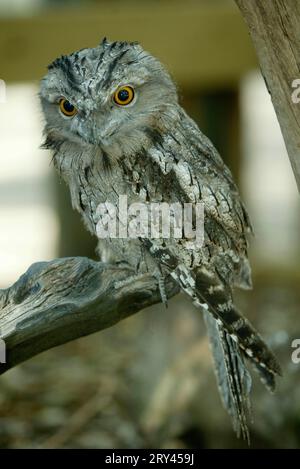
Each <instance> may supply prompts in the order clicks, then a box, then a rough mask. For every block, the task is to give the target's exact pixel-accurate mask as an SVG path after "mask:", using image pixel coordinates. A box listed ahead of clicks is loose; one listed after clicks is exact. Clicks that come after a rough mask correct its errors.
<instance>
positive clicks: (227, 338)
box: [40, 39, 280, 438]
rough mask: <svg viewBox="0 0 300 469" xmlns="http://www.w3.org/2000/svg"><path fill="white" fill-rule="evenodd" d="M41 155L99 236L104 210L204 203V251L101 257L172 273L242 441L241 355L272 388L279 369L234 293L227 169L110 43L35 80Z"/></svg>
mask: <svg viewBox="0 0 300 469" xmlns="http://www.w3.org/2000/svg"><path fill="white" fill-rule="evenodd" d="M40 96H41V103H42V108H43V112H44V115H45V119H46V125H45V135H46V141H45V144H44V147H45V148H50V149H52V150H53V152H54V155H53V161H54V165H55V167H56V169H57V170H58V172H59V174H60V175H61V176H62V177H63V178H64V180H65V181H66V183H67V184H68V186H69V188H70V193H71V199H72V205H73V207H74V208H75V209H76V210H78V211H79V212H80V213H81V215H82V216H83V219H84V221H85V224H86V226H87V228H88V229H89V231H90V232H91V233H93V234H96V228H97V223H98V221H99V214H98V213H97V207H98V205H99V204H100V203H105V202H110V203H113V204H117V203H118V196H119V195H123V194H126V195H127V197H128V202H129V203H134V202H144V203H149V202H156V203H160V202H167V203H169V204H172V203H177V202H179V203H181V204H183V203H191V204H193V205H195V204H197V203H198V202H203V204H204V244H203V246H202V247H201V248H199V249H196V250H195V249H190V247H189V244H188V240H187V239H186V238H184V237H183V238H182V239H177V238H176V239H175V238H170V239H161V238H160V239H154V238H151V237H149V238H139V239H117V238H116V239H113V238H111V239H106V240H102V241H101V242H100V245H101V247H100V251H101V254H102V257H104V258H105V259H106V260H108V259H109V260H114V261H116V262H126V263H127V264H129V265H130V266H131V267H132V268H133V269H134V270H135V272H145V271H147V272H150V273H151V274H152V275H153V276H155V277H156V278H157V279H158V283H159V285H160V289H161V295H162V299H163V300H164V301H165V300H166V298H165V293H164V288H163V284H164V279H165V278H166V276H171V277H172V278H173V279H174V281H175V282H177V283H178V285H179V286H180V288H181V289H182V291H184V292H186V293H187V294H188V295H189V296H190V297H191V300H192V301H193V302H194V303H195V304H196V305H198V306H199V308H201V309H202V311H203V313H204V316H205V321H206V325H207V329H208V334H209V337H210V343H211V348H212V353H213V357H214V362H215V367H216V376H217V381H218V384H219V389H220V393H221V396H222V399H223V403H224V405H225V407H226V408H227V410H228V412H229V413H230V415H231V417H232V419H233V421H234V426H235V428H236V430H237V432H238V433H240V432H241V433H242V434H243V436H244V437H246V438H248V427H247V416H248V407H249V399H248V396H249V392H250V387H251V378H250V375H249V373H248V371H247V369H246V367H245V364H244V361H243V358H244V357H246V358H247V359H248V360H249V361H250V362H251V363H252V365H254V367H255V369H256V370H257V371H258V372H259V375H260V377H261V379H262V380H263V382H264V383H265V384H266V386H267V387H268V388H269V389H270V390H273V389H274V387H275V376H276V375H277V374H280V367H279V365H278V363H277V361H276V359H275V358H274V356H273V354H272V352H271V351H270V350H269V348H268V347H267V345H266V344H265V342H264V341H263V340H262V338H261V337H260V335H259V334H258V333H257V332H256V331H255V329H254V328H253V326H252V325H251V324H250V323H249V322H248V320H247V319H245V318H244V317H243V316H242V315H241V314H240V312H239V311H238V310H237V308H236V306H235V305H234V302H233V296H232V291H233V288H234V287H236V286H237V287H241V288H249V287H251V271H250V267H249V262H248V259H247V239H246V234H247V232H249V231H250V230H251V228H250V222H249V218H248V215H247V213H246V210H245V208H244V206H243V203H242V202H241V199H240V196H239V193H238V189H237V187H236V185H235V183H234V181H233V178H232V175H231V172H230V170H229V169H228V168H227V167H226V166H225V164H224V162H223V160H222V159H221V157H220V155H219V154H218V152H217V150H216V149H215V148H214V146H213V145H212V143H211V142H210V141H209V140H208V138H207V137H205V135H203V133H202V132H201V131H200V130H199V128H198V126H197V125H196V123H195V122H194V121H193V120H192V119H191V118H190V117H189V116H188V115H187V114H186V112H185V111H184V109H183V108H182V107H181V106H180V104H179V103H178V95H177V90H176V86H175V84H174V82H173V81H172V79H171V78H170V75H169V74H168V72H167V71H166V70H165V68H164V67H163V66H162V64H161V63H160V62H159V61H158V60H157V59H156V58H154V57H153V56H151V55H150V54H149V53H147V52H145V51H144V50H143V49H142V47H141V46H140V45H139V44H137V43H129V42H108V41H107V40H106V39H104V40H103V41H102V43H101V44H100V45H99V46H98V47H95V48H88V49H82V50H80V51H78V52H75V53H72V54H70V55H68V56H62V57H60V58H58V59H56V60H55V61H54V62H53V63H52V64H51V65H50V66H49V67H48V74H47V75H46V77H45V78H44V79H43V80H42V82H41V93H40Z"/></svg>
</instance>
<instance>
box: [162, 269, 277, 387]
mask: <svg viewBox="0 0 300 469" xmlns="http://www.w3.org/2000/svg"><path fill="white" fill-rule="evenodd" d="M171 275H172V276H173V278H174V279H176V280H177V282H179V283H180V286H181V287H182V289H183V290H184V291H185V292H186V293H188V294H189V295H190V296H191V297H192V298H193V300H194V303H195V304H196V305H197V306H200V307H202V308H204V309H206V310H209V312H210V313H211V314H212V315H213V316H214V318H215V319H216V321H217V323H218V325H219V326H222V327H224V329H225V330H226V331H227V332H228V334H229V335H230V336H231V338H232V339H233V340H234V341H236V342H237V344H238V345H239V347H240V348H241V349H242V350H243V352H244V353H245V355H246V357H247V358H248V359H249V360H250V362H251V363H252V364H253V365H254V367H255V368H256V370H257V371H258V372H259V375H260V378H261V380H262V381H263V383H264V384H265V385H266V387H267V388H268V389H269V390H270V391H274V389H275V375H281V369H280V366H279V364H278V362H277V360H276V358H275V357H274V355H273V353H272V352H271V350H270V349H269V348H268V346H267V345H266V344H265V342H264V341H263V339H262V338H261V336H260V335H259V334H258V332H257V331H256V330H255V329H254V327H253V326H252V325H251V324H250V322H249V321H248V320H247V319H246V318H244V317H243V316H241V314H240V313H239V312H238V310H237V309H236V308H235V306H234V305H233V302H232V296H231V291H230V290H229V288H226V285H224V283H222V282H221V280H220V279H219V278H218V277H217V276H216V275H215V274H213V273H211V272H208V271H207V270H205V269H203V268H202V269H198V270H197V273H196V274H194V273H193V272H191V271H189V270H188V269H186V268H185V267H184V266H181V265H178V266H177V268H176V269H175V270H174V271H173V272H172V273H171Z"/></svg>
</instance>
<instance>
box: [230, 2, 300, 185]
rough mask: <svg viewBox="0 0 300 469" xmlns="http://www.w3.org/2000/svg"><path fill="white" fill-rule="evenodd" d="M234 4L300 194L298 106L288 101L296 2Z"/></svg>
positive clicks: (299, 75) (299, 17) (299, 54)
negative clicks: (246, 30)
mask: <svg viewBox="0 0 300 469" xmlns="http://www.w3.org/2000/svg"><path fill="white" fill-rule="evenodd" d="M235 2H236V4H237V5H238V7H239V8H240V10H241V13H242V15H243V17H244V19H245V21H246V23H247V25H248V28H249V31H250V35H251V37H252V41H253V43H254V46H255V49H256V53H257V56H258V59H259V62H260V66H261V71H262V74H263V76H264V78H265V82H266V85H267V88H268V91H269V93H270V95H271V98H272V102H273V105H274V108H275V111H276V114H277V118H278V121H279V124H280V127H281V131H282V135H283V138H284V141H285V145H286V148H287V151H288V154H289V158H290V162H291V165H292V168H293V171H294V175H295V179H296V182H297V185H298V189H299V191H300V103H298V104H297V103H294V102H293V100H292V93H293V91H294V89H293V87H292V84H293V82H294V80H296V79H298V80H299V79H300V2H299V1H298V0H235ZM298 87H299V84H298Z"/></svg>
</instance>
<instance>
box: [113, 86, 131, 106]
mask: <svg viewBox="0 0 300 469" xmlns="http://www.w3.org/2000/svg"><path fill="white" fill-rule="evenodd" d="M133 98H134V91H133V88H132V87H131V86H128V85H127V86H120V88H118V89H117V91H116V92H115V94H114V102H115V103H116V104H119V106H127V104H130V103H131V102H132V100H133Z"/></svg>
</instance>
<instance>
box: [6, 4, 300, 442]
mask: <svg viewBox="0 0 300 469" xmlns="http://www.w3.org/2000/svg"><path fill="white" fill-rule="evenodd" d="M104 36H107V37H108V38H109V39H111V40H118V39H119V40H136V41H139V42H140V43H141V44H142V45H143V47H144V48H145V49H146V50H148V51H150V52H151V53H153V54H154V55H156V56H157V57H158V58H159V59H161V61H162V62H163V63H164V64H165V65H166V66H167V67H168V68H169V70H170V72H171V74H172V76H173V77H174V79H175V80H176V82H177V83H178V87H179V91H180V96H181V102H182V105H183V106H184V107H185V109H186V110H187V111H188V113H189V114H190V115H191V116H192V117H193V118H194V119H195V120H196V121H197V122H198V124H199V126H200V128H201V129H202V130H203V131H204V133H206V134H207V135H208V136H209V138H210V139H211V140H212V141H213V142H214V144H215V146H216V147H217V148H218V150H219V151H220V152H221V154H222V156H223V158H224V159H225V161H226V163H227V164H228V166H229V167H230V168H231V170H232V172H233V173H234V175H235V178H236V180H237V182H238V184H239V187H240V190H241V193H242V194H243V198H244V200H245V202H246V205H247V207H248V209H249V212H250V215H251V218H252V221H253V225H254V227H255V238H253V239H252V240H251V252H250V255H251V262H252V266H253V277H254V290H253V291H252V292H247V293H242V292H237V294H236V301H237V303H238V304H239V306H240V307H241V308H242V310H243V311H244V313H245V314H247V316H248V317H249V318H250V319H251V320H252V321H253V322H254V323H255V325H256V326H257V327H258V328H259V330H260V331H261V333H262V334H263V335H264V337H265V338H266V340H267V342H268V343H269V344H270V345H271V346H272V347H273V349H274V350H275V352H276V353H277V355H278V357H279V359H280V362H281V364H282V367H283V370H284V377H283V378H282V379H280V382H279V385H278V391H277V392H276V394H275V395H270V394H269V393H268V392H267V391H266V390H265V389H264V388H263V386H262V385H261V383H260V382H258V381H257V379H256V377H255V376H253V378H254V383H253V393H252V407H253V414H254V423H253V424H252V425H251V434H252V447H259V448H280V447H284V448H297V447H300V386H299V383H300V380H299V376H300V365H297V364H294V363H293V362H292V361H291V353H292V350H293V349H292V348H291V343H292V340H293V339H295V338H300V320H299V305H300V292H299V279H300V268H299V258H300V248H299V242H298V238H299V232H300V211H299V208H300V199H299V195H298V192H297V188H296V183H295V181H294V178H293V175H292V171H291V167H290V164H289V160H288V157H287V153H286V150H285V147H284V143H283V139H282V137H281V133H280V129H279V125H278V123H277V120H276V116H275V113H274V110H273V107H272V104H271V101H270V98H269V95H268V93H267V91H266V88H265V85H264V82H263V79H262V78H261V75H260V73H259V69H258V64H257V61H256V58H255V53H254V50H253V47H252V44H251V42H250V39H249V36H248V32H247V29H246V26H245V25H244V23H243V20H242V18H241V16H240V14H239V11H238V10H237V8H236V6H235V4H234V2H233V1H231V0H210V1H201V0H185V1H184V2H183V1H182V0H172V1H171V0H144V1H143V2H141V1H131V0H122V1H121V0H105V1H104V0H94V1H92V0H90V1H83V0H81V1H80V0H77V1H76V0H64V1H63V0H61V1H50V0H48V1H47V0H1V3H0V80H3V81H4V82H5V84H6V100H5V102H2V101H4V99H2V100H1V99H0V288H6V287H8V286H9V285H11V284H12V283H14V281H15V280H16V279H17V278H18V277H19V276H20V275H21V274H22V273H23V272H24V271H25V270H27V268H28V267H29V265H30V264H32V263H33V262H36V261H41V260H50V259H52V258H54V257H58V256H59V257H62V256H73V255H85V256H89V257H93V258H95V246H96V241H95V239H92V237H91V236H90V235H89V234H88V233H87V232H85V230H84V228H83V226H82V223H81V220H80V218H79V216H78V215H77V214H75V213H74V212H73V211H72V209H71V204H70V201H69V195H68V192H67V190H66V188H65V186H64V185H63V183H61V182H60V181H59V180H58V178H57V176H56V174H55V172H54V170H53V167H52V165H51V154H50V153H49V152H47V151H45V150H40V149H39V146H40V144H41V143H42V141H43V138H42V127H43V121H42V114H41V110H40V107H39V101H38V92H39V80H40V79H41V78H42V77H43V75H44V74H45V73H46V67H47V65H48V63H50V62H51V61H53V60H54V59H55V58H56V57H57V56H59V55H61V54H65V53H70V52H72V51H74V50H76V49H81V48H83V47H91V46H95V45H96V44H97V43H98V42H99V41H100V40H101V39H102V37H104ZM1 83H2V85H3V82H1ZM3 96H4V94H3V86H2V97H3ZM22 447H26V448H36V447H41V448H54V447H67V448H69V447H73V448H95V447H96V448H143V447H144V448H151V447H152V448H155V447H156V448H166V447H168V448H196V447H198V448H199V447H200V448H230V447H235V448H238V447H246V445H245V443H243V442H242V441H241V440H238V439H237V438H236V436H235V434H234V433H233V430H232V428H231V423H230V420H229V418H228V416H227V415H226V413H225V411H224V410H223V408H222V405H221V402H220V398H219V396H218V391H217V387H216V384H215V379H214V374H213V369H212V363H211V358H210V353H209V349H208V344H207V339H206V336H205V330H204V325H203V321H202V318H201V314H200V313H199V311H197V310H196V309H195V308H194V307H193V306H191V304H190V302H189V300H187V299H186V298H185V297H184V296H179V297H177V298H176V299H173V300H171V302H170V307H169V309H168V310H165V308H163V307H161V306H155V307H152V308H149V309H147V310H144V311H142V312H140V313H138V314H137V315H135V316H133V317H131V318H129V319H127V320H126V321H124V322H122V323H120V324H118V325H117V326H114V327H113V328H112V329H110V330H107V331H103V332H100V333H97V334H93V335H92V336H89V337H86V338H82V339H79V340H77V341H74V342H71V343H69V344H65V345H63V346H60V347H58V348H56V349H53V350H50V351H47V352H44V353H43V354H41V355H39V356H37V357H35V358H34V359H32V360H30V361H28V362H26V363H24V364H22V365H21V366H18V367H17V368H16V369H13V370H11V371H10V372H8V373H7V374H5V375H3V376H1V378H0V448H22Z"/></svg>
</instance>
